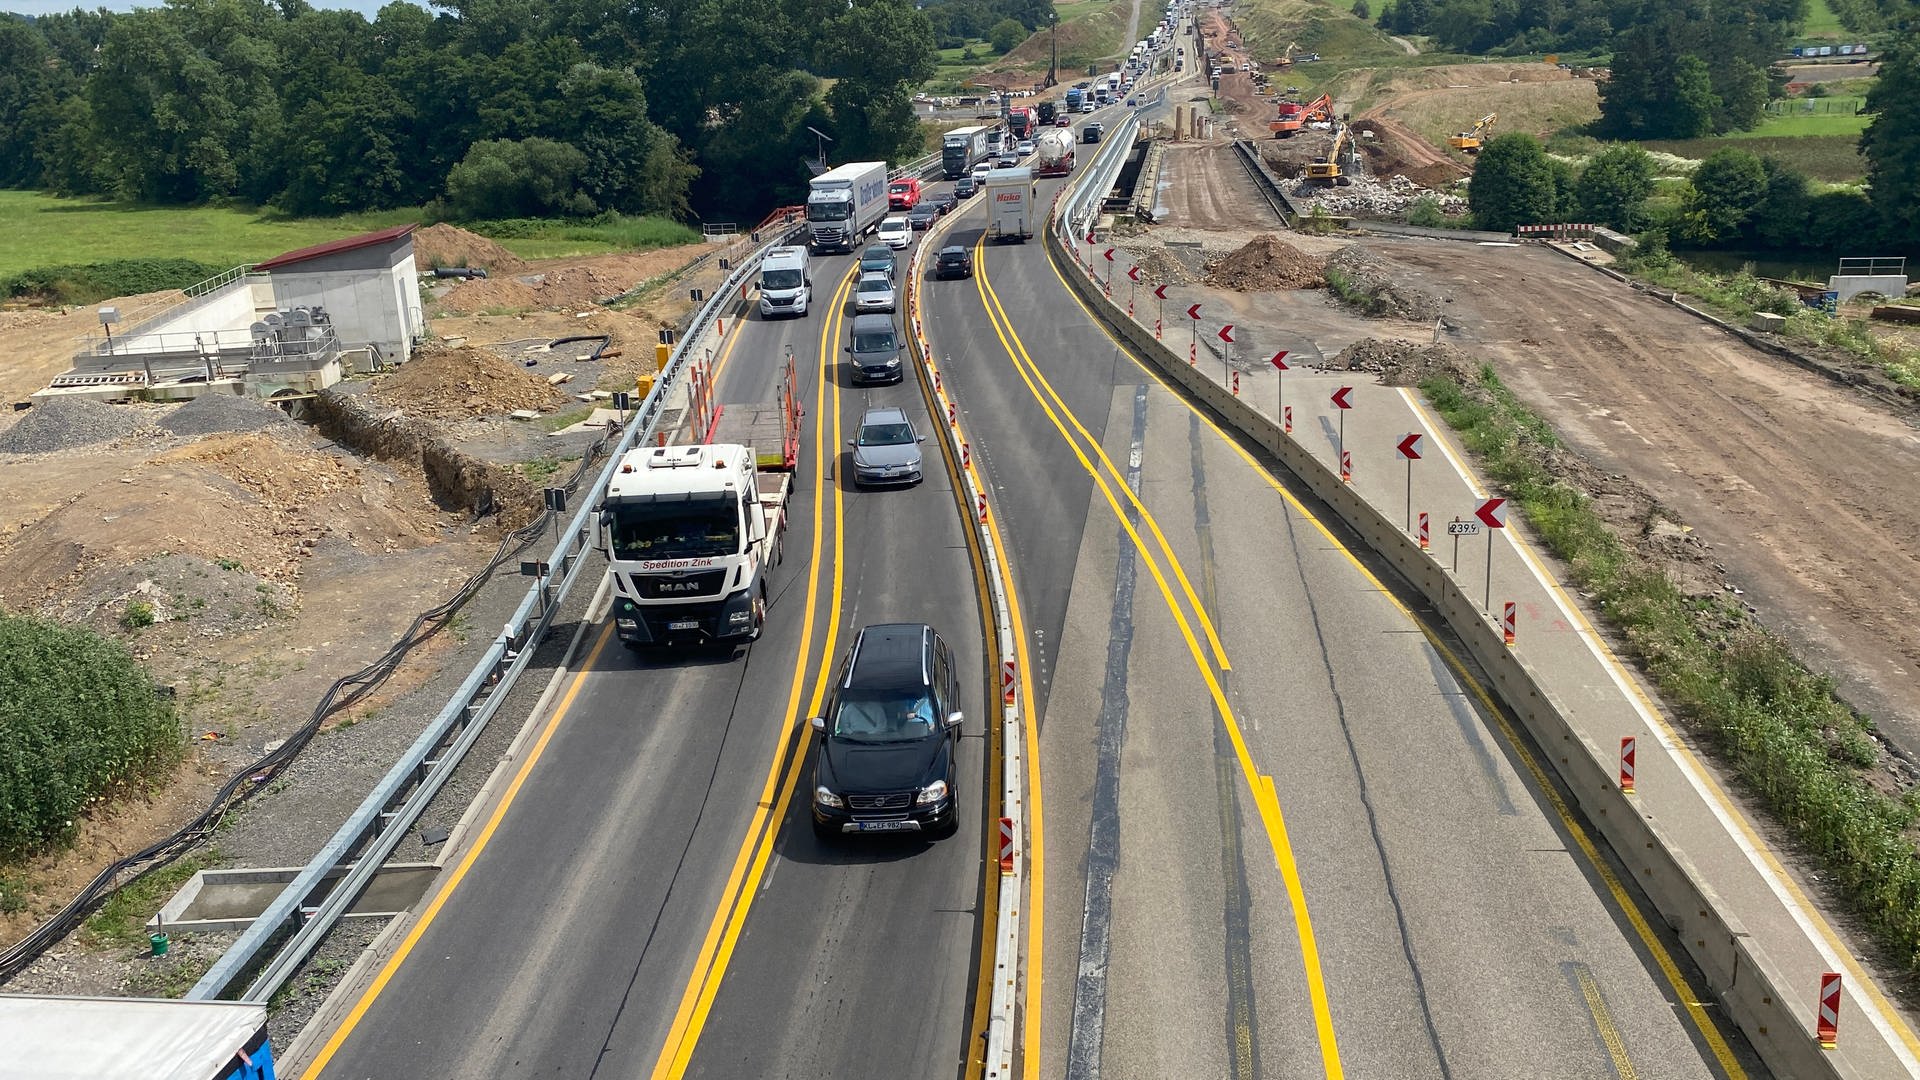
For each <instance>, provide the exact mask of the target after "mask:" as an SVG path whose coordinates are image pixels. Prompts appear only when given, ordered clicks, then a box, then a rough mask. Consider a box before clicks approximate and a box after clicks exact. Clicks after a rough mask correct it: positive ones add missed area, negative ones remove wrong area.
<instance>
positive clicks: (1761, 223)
mask: <svg viewBox="0 0 1920 1080" xmlns="http://www.w3.org/2000/svg"><path fill="white" fill-rule="evenodd" d="M1760 165H1761V168H1762V169H1763V171H1764V172H1765V174H1766V188H1765V193H1764V194H1762V195H1761V197H1760V205H1759V206H1758V207H1757V208H1756V209H1755V210H1754V212H1753V232H1754V235H1755V236H1756V237H1758V238H1759V240H1760V242H1761V243H1763V244H1765V245H1767V246H1768V247H1775V248H1791V247H1800V246H1803V245H1805V244H1806V241H1807V215H1808V213H1809V211H1810V210H1811V208H1812V205H1813V204H1812V200H1811V197H1810V196H1809V194H1808V192H1807V178H1806V177H1805V176H1804V175H1802V174H1801V173H1800V172H1799V171H1798V170H1796V169H1794V168H1793V167H1792V166H1790V165H1785V164H1782V163H1781V162H1778V161H1775V160H1774V159H1773V158H1762V159H1760Z"/></svg>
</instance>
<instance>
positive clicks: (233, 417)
mask: <svg viewBox="0 0 1920 1080" xmlns="http://www.w3.org/2000/svg"><path fill="white" fill-rule="evenodd" d="M291 422H292V421H290V420H289V419H288V418H287V414H286V413H283V412H281V411H280V410H279V408H278V407H276V406H273V405H269V404H267V403H266V402H264V401H260V400H259V399H257V398H250V397H239V396H237V395H234V394H202V395H200V396H199V397H197V398H194V399H193V400H191V401H189V402H187V403H186V404H185V405H182V406H180V407H179V408H177V409H175V410H173V411H172V412H170V413H168V414H167V415H166V418H165V419H163V420H161V421H160V426H161V427H162V428H165V429H166V430H167V431H170V432H172V433H173V434H175V435H212V434H215V433H218V432H223V431H264V430H266V429H268V428H271V427H277V426H279V425H281V424H287V423H291Z"/></svg>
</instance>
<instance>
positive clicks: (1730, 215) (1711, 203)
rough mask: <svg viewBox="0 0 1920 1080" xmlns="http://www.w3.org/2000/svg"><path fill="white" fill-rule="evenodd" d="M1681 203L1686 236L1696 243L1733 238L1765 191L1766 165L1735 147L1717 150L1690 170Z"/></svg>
mask: <svg viewBox="0 0 1920 1080" xmlns="http://www.w3.org/2000/svg"><path fill="white" fill-rule="evenodd" d="M1688 184H1689V190H1688V192H1687V196H1686V199H1685V200H1684V202H1683V203H1682V211H1683V213H1684V219H1683V224H1682V231H1683V233H1684V235H1685V238H1686V239H1687V240H1689V241H1691V242H1693V243H1696V244H1714V243H1721V242H1725V241H1730V240H1736V239H1738V238H1739V237H1740V235H1741V230H1742V229H1743V227H1745V226H1746V224H1747V222H1748V221H1749V220H1750V219H1751V218H1752V217H1753V213H1754V211H1755V209H1757V208H1758V207H1759V205H1760V201H1761V199H1762V198H1763V197H1765V195H1766V191H1767V170H1766V166H1765V165H1763V164H1761V161H1760V159H1759V158H1758V157H1756V156H1755V155H1753V154H1751V153H1748V152H1747V151H1745V150H1741V149H1738V148H1734V147H1729V148H1727V149H1725V150H1716V151H1714V152H1713V153H1712V154H1710V155H1709V156H1708V157H1707V159H1706V160H1705V161H1702V162H1701V163H1700V165H1699V167H1697V168H1695V169H1694V170H1693V176H1692V177H1690V178H1689V181H1688Z"/></svg>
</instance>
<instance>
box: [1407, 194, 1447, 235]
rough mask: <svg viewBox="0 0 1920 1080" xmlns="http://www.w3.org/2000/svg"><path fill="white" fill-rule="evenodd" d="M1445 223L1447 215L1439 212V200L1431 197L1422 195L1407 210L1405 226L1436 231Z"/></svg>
mask: <svg viewBox="0 0 1920 1080" xmlns="http://www.w3.org/2000/svg"><path fill="white" fill-rule="evenodd" d="M1446 223H1447V215H1445V214H1443V213H1441V212H1440V200H1439V199H1436V198H1434V197H1433V196H1431V195H1422V196H1421V197H1420V199H1419V201H1417V202H1415V203H1414V204H1413V205H1412V206H1411V207H1409V208H1408V209H1407V224H1409V225H1418V226H1420V227H1421V228H1423V229H1438V228H1440V227H1442V226H1444V225H1446Z"/></svg>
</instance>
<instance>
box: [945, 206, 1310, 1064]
mask: <svg viewBox="0 0 1920 1080" xmlns="http://www.w3.org/2000/svg"><path fill="white" fill-rule="evenodd" d="M973 265H974V284H975V287H976V288H977V289H978V291H979V293H980V302H981V305H982V307H984V308H985V309H986V312H987V318H988V321H989V323H990V324H991V325H992V326H993V331H994V335H995V336H996V337H997V338H999V340H1000V344H1001V347H1002V348H1003V349H1004V350H1005V352H1006V354H1007V357H1008V359H1009V360H1011V361H1012V363H1013V367H1014V371H1015V372H1016V373H1017V374H1018V375H1019V376H1020V379H1021V381H1022V382H1023V383H1025V384H1026V387H1027V390H1028V392H1029V393H1031V394H1032V395H1033V398H1034V400H1035V401H1036V402H1038V403H1039V405H1040V408H1041V411H1043V412H1044V413H1046V415H1047V419H1048V420H1049V421H1051V422H1052V424H1053V426H1054V429H1055V430H1056V431H1058V432H1059V434H1060V438H1061V439H1062V440H1063V441H1065V442H1066V444H1067V445H1068V446H1069V447H1070V448H1071V449H1072V450H1073V454H1074V457H1075V458H1076V459H1078V460H1079V462H1080V466H1081V468H1083V469H1085V470H1086V472H1087V475H1088V476H1090V477H1092V478H1093V481H1094V484H1095V485H1096V486H1097V487H1098V488H1099V489H1100V493H1101V495H1102V496H1103V497H1104V498H1105V500H1106V503H1107V506H1108V508H1109V509H1110V510H1111V511H1112V512H1113V516H1114V518H1115V520H1117V521H1118V522H1119V523H1120V526H1121V527H1122V528H1123V529H1125V530H1126V532H1127V535H1128V537H1129V538H1131V540H1132V541H1133V544H1134V547H1135V548H1136V549H1137V550H1138V552H1139V554H1140V557H1141V560H1142V562H1144V563H1145V565H1146V567H1147V571H1148V573H1149V574H1151V575H1152V577H1153V580H1154V584H1155V585H1156V586H1157V587H1158V588H1159V590H1160V595H1161V597H1162V598H1163V599H1164V600H1165V602H1166V605H1167V610H1168V611H1169V612H1171V613H1172V615H1173V617H1174V620H1175V622H1176V623H1177V624H1178V625H1179V627H1180V633H1181V636H1182V637H1183V638H1184V639H1185V640H1186V643H1187V649H1188V651H1189V652H1190V653H1191V655H1192V657H1193V662H1194V666H1195V668H1196V669H1197V670H1198V671H1199V672H1200V676H1201V678H1202V679H1203V680H1204V681H1205V682H1206V684H1207V692H1208V695H1209V696H1210V697H1211V698H1212V699H1213V704H1214V708H1215V709H1216V710H1217V711H1218V713H1219V715H1220V719H1221V722H1222V723H1223V724H1224V725H1225V727H1226V731H1227V738H1228V741H1229V742H1231V743H1232V745H1233V752H1234V758H1235V760H1236V761H1237V762H1238V763H1239V765H1240V772H1241V775H1242V777H1243V778H1244V779H1245V781H1246V784H1247V789H1248V793H1249V794H1250V795H1251V796H1252V798H1253V801H1254V805H1255V806H1256V807H1257V808H1258V809H1259V811H1260V820H1261V823H1262V824H1263V826H1264V827H1265V829H1266V833H1267V839H1268V841H1269V843H1270V844H1271V845H1272V848H1273V856H1274V864H1275V866H1276V867H1277V868H1278V869H1279V871H1280V876H1281V880H1282V882H1283V883H1284V884H1285V887H1286V893H1287V901H1288V904H1289V906H1290V907H1291V909H1292V913H1293V924H1294V931H1295V934H1296V936H1297V937H1298V938H1299V941H1300V956H1301V962H1302V964H1303V966H1304V968H1305V971H1306V981H1307V995H1308V998H1309V1001H1310V1004H1311V1007H1312V1012H1313V1021H1314V1031H1315V1034H1316V1036H1317V1038H1318V1041H1319V1046H1320V1062H1321V1067H1322V1069H1323V1071H1324V1072H1325V1074H1326V1076H1327V1077H1329V1078H1330V1080H1339V1078H1341V1077H1343V1076H1344V1075H1345V1073H1344V1070H1343V1068H1342V1066H1341V1063H1340V1048H1339V1043H1338V1040H1337V1039H1336V1037H1335V1034H1334V1028H1333V1011H1332V1006H1331V1005H1330V1003H1329V1001H1328V998H1327V988H1326V980H1325V977H1324V975H1323V974H1322V971H1321V966H1320V949H1319V945H1318V943H1317V941H1316V939H1315V937H1314V932H1313V922H1312V919H1311V918H1310V917H1309V915H1308V912H1307V897H1306V890H1305V888H1304V886H1303V885H1302V884H1301V881H1300V871H1299V867H1298V866H1297V865H1296V863H1295V861H1294V857H1293V844H1292V841H1291V840H1290V838H1289V837H1288V833H1287V826H1286V819H1285V817H1284V816H1283V815H1282V813H1281V810H1280V800H1279V796H1278V794H1277V793H1276V792H1275V790H1274V785H1273V777H1272V776H1269V775H1266V774H1264V773H1262V772H1260V769H1259V766H1258V765H1256V764H1255V762H1254V760H1253V756H1252V754H1251V752H1250V751H1249V750H1248V749H1247V744H1246V740H1245V738H1244V737H1243V736H1242V734H1241V731H1240V724H1239V721H1238V720H1237V719H1236V717H1235V714H1234V709H1233V705H1232V704H1231V703H1230V702H1229V701H1228V700H1227V696H1226V692H1225V690H1224V689H1223V688H1222V687H1221V685H1220V679H1219V673H1220V672H1224V671H1227V670H1230V664H1229V661H1228V659H1227V655H1226V650H1225V649H1224V648H1223V647H1222V646H1221V644H1220V639H1219V636H1218V634H1217V633H1216V632H1215V630H1214V627H1213V621H1212V619H1210V618H1209V617H1208V615H1207V612H1206V609H1205V608H1204V607H1203V606H1202V605H1201V604H1200V602H1199V600H1198V599H1197V598H1196V597H1195V595H1194V592H1193V586H1192V585H1191V584H1190V583H1189V581H1188V579H1187V575H1186V571H1185V570H1184V569H1183V568H1182V567H1181V565H1180V560H1179V557H1178V556H1176V555H1175V554H1174V552H1173V549H1172V546H1171V545H1170V544H1169V543H1168V542H1167V538H1166V535H1165V534H1164V533H1163V532H1161V530H1160V526H1159V523H1158V522H1157V521H1155V519H1154V517H1153V514H1152V513H1151V512H1149V511H1148V510H1147V508H1146V506H1145V505H1144V504H1142V503H1141V502H1140V499H1139V498H1138V497H1137V496H1136V495H1134V493H1133V490H1132V488H1130V487H1129V486H1128V485H1127V483H1126V481H1125V477H1124V475H1123V474H1122V473H1121V471H1120V469H1119V468H1118V467H1117V466H1115V465H1114V463H1113V461H1112V459H1110V458H1108V457H1107V454H1106V451H1105V450H1103V449H1102V448H1101V446H1100V442H1099V440H1098V439H1095V438H1094V437H1093V436H1092V435H1091V434H1090V433H1089V432H1088V431H1087V429H1086V427H1085V425H1083V424H1082V423H1081V422H1080V419H1079V417H1078V416H1076V415H1075V414H1074V412H1073V410H1072V409H1070V408H1069V407H1068V406H1067V404H1066V402H1065V400H1063V399H1062V398H1061V397H1060V395H1059V394H1058V393H1057V392H1056V391H1055V390H1054V389H1053V385H1052V384H1051V383H1050V382H1048V380H1047V377H1046V375H1045V374H1044V373H1043V372H1042V371H1041V370H1040V368H1039V365H1037V364H1035V363H1034V361H1033V357H1032V356H1031V355H1029V354H1028V352H1027V349H1026V345H1025V344H1024V343H1023V342H1022V341H1021V340H1020V335H1019V332H1018V331H1016V330H1015V329H1014V327H1013V321H1012V320H1011V319H1010V318H1008V316H1007V313H1006V309H1005V308H1004V307H1003V306H1002V305H1001V303H1000V297H999V294H998V293H996V292H995V291H994V288H993V284H992V281H991V276H990V275H989V274H988V272H987V259H986V243H985V237H982V238H981V239H980V240H979V241H977V242H976V243H975V245H974V260H973ZM1090 455H1091V456H1090ZM1094 458H1098V464H1096V463H1095V461H1094ZM1109 475H1110V476H1111V477H1112V479H1113V481H1115V482H1117V484H1118V487H1119V490H1120V492H1121V494H1123V495H1124V496H1125V501H1126V502H1127V503H1128V504H1129V505H1131V506H1132V508H1133V510H1134V511H1135V512H1136V513H1137V514H1139V516H1140V520H1141V521H1143V522H1145V523H1146V525H1147V527H1148V530H1149V531H1150V532H1151V533H1152V534H1153V537H1154V541H1155V542H1154V544H1153V545H1152V546H1150V545H1148V544H1147V542H1146V540H1145V539H1144V538H1143V537H1142V536H1141V534H1140V531H1139V530H1138V529H1137V528H1136V527H1135V526H1134V524H1133V522H1132V521H1131V520H1129V518H1128V517H1127V513H1126V510H1125V509H1124V508H1123V507H1122V505H1121V497H1120V495H1116V494H1115V491H1114V487H1115V484H1114V483H1110V482H1109V480H1108V476H1109ZM1156 550H1158V552H1159V553H1160V556H1162V557H1164V558H1165V560H1166V563H1167V565H1168V566H1169V567H1171V568H1172V570H1173V572H1174V576H1175V577H1176V578H1177V579H1178V580H1179V583H1180V590H1179V591H1180V594H1181V595H1182V596H1184V597H1185V599H1186V604H1187V606H1186V607H1183V606H1182V604H1181V603H1180V600H1179V598H1177V597H1176V595H1175V590H1174V587H1173V586H1172V585H1171V584H1170V583H1169V581H1168V579H1167V574H1166V572H1165V571H1164V570H1163V569H1162V568H1161V559H1160V558H1159V557H1156V556H1155V551H1156ZM1189 608H1191V610H1192V612H1193V617H1192V618H1189V616H1188V613H1187V612H1188V609H1189ZM1193 619H1198V620H1199V622H1200V625H1201V634H1202V635H1204V636H1205V638H1206V642H1207V647H1206V648H1203V647H1202V646H1201V643H1200V636H1199V635H1196V634H1195V632H1194V628H1193ZM1036 832H1037V830H1036ZM1038 907H1039V902H1038V900H1034V901H1031V902H1030V905H1029V911H1033V910H1035V909H1037V908H1038ZM1040 955H1041V954H1040V953H1039V952H1038V951H1037V949H1035V950H1031V951H1030V953H1029V968H1028V970H1029V972H1037V971H1038V970H1039V959H1038V958H1039V957H1040ZM1039 996H1040V994H1039V979H1038V977H1037V975H1033V974H1030V976H1029V985H1028V988H1027V1001H1028V1022H1027V1024H1026V1025H1025V1026H1026V1035H1027V1040H1028V1041H1027V1045H1026V1046H1025V1047H1024V1050H1025V1053H1026V1066H1027V1068H1026V1075H1027V1076H1029V1077H1037V1076H1038V1069H1039V1060H1038V1059H1039V1053H1038V1042H1039V1026H1038V1022H1037V1016H1036V1010H1037V1007H1038V1006H1037V1002H1038V999H1039Z"/></svg>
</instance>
